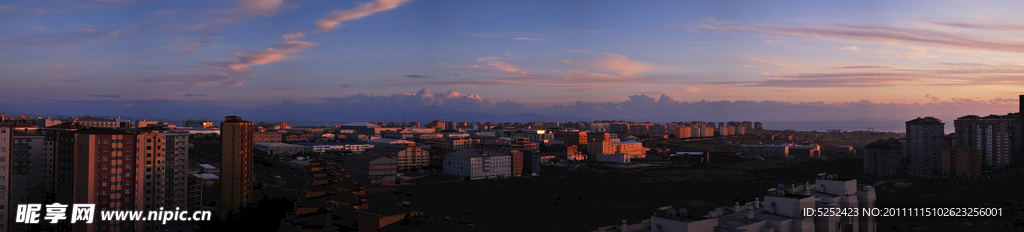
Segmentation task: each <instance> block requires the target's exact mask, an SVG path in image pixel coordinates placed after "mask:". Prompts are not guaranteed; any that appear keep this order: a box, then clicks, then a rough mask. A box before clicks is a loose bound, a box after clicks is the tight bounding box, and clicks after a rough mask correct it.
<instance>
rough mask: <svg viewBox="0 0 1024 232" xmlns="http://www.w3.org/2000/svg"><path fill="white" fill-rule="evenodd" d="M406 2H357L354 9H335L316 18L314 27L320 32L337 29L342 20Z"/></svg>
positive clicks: (356, 17) (386, 0) (392, 0)
mask: <svg viewBox="0 0 1024 232" xmlns="http://www.w3.org/2000/svg"><path fill="white" fill-rule="evenodd" d="M406 2H407V0H376V1H373V2H366V3H361V4H359V7H356V8H354V9H350V10H340V11H335V12H333V13H331V15H329V16H327V17H324V18H322V19H320V20H317V21H316V28H317V29H320V31H321V32H328V31H332V30H334V29H337V27H338V25H339V24H341V22H342V21H349V20H353V19H358V18H362V17H366V16H370V15H372V14H374V13H377V12H381V11H386V10H391V9H395V8H398V7H399V6H401V5H402V4H405V3H406Z"/></svg>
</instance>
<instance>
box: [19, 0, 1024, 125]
mask: <svg viewBox="0 0 1024 232" xmlns="http://www.w3.org/2000/svg"><path fill="white" fill-rule="evenodd" d="M1014 5H1018V6H1019V5H1021V3H1019V2H985V3H976V2H959V1H945V2H923V1H922V2H913V1H912V2H855V3H814V4H805V3H801V2H771V3H768V2H763V3H744V4H738V3H730V2H688V3H680V2H643V3H622V2H617V3H616V2H603V1H596V2H595V1H587V2H555V3H551V2H539V3H536V4H520V3H518V2H517V3H507V2H470V3H458V4H456V3H449V2H435V1H404V0H382V1H349V2H317V1H281V0H254V1H223V2H198V1H196V2H153V1H52V2H38V1H17V2H11V3H8V4H5V5H0V22H4V23H3V24H2V26H0V28H3V31H4V33H3V34H0V60H3V61H4V62H0V68H2V69H3V70H5V75H4V76H5V78H4V82H5V85H4V86H3V87H0V99H2V100H0V102H2V103H0V109H2V111H0V112H4V113H6V114H8V115H18V114H30V115H65V116H81V115H87V114H91V115H123V116H129V117H133V118H151V119H157V118H159V117H164V115H181V116H178V117H173V116H167V117H170V118H172V119H176V120H177V119H181V118H219V117H223V116H224V115H230V114H233V113H234V112H233V111H234V110H238V112H239V114H243V113H248V114H243V115H245V116H246V118H258V119H261V120H264V119H265V120H268V121H270V120H275V121H289V120H295V119H298V118H301V117H305V116H308V115H312V114H330V115H334V117H335V118H337V117H339V116H338V115H343V116H344V117H347V118H351V121H368V119H364V118H380V116H381V115H387V116H388V118H387V119H384V120H388V121H397V120H398V119H397V117H400V115H403V114H409V115H410V116H413V115H419V116H421V117H428V118H429V117H430V115H446V114H467V113H477V114H480V115H484V116H493V117H497V118H500V117H501V116H508V115H537V118H541V119H538V120H544V119H545V118H546V119H550V120H559V119H568V120H574V119H580V120H604V119H607V120H632V121H655V122H666V121H686V120H701V121H707V120H713V121H729V120H751V121H753V120H760V121H772V120H775V121H786V120H791V121H801V120H809V119H817V120H826V121H827V120H836V121H841V120H891V121H901V120H902V121H905V120H909V119H912V118H915V117H918V116H935V117H938V118H940V119H942V120H945V121H951V120H953V119H955V118H956V117H959V116H963V115H968V114H983V115H987V114H1006V113H1009V112H1016V111H1017V108H1018V102H1017V99H1015V97H1014V96H1017V95H1019V93H1020V92H1024V78H1020V76H1021V74H1024V69H1022V67H1024V66H1018V65H1014V63H1015V62H1019V61H1021V60H1024V56H1022V55H1021V52H1022V50H1021V49H1020V47H1021V46H1020V45H1021V44H1020V43H1019V42H1015V39H1019V37H1021V36H1022V33H1024V23H1021V22H1019V20H1018V19H1017V18H1015V14H1016V12H1014V11H1013V9H1017V8H1019V7H1014ZM428 89H429V90H433V91H435V92H431V91H429V90H428ZM353 109H358V110H353ZM182 112H188V113H189V114H188V115H183V114H184V113H182ZM423 115H426V116H423ZM751 115H758V117H757V118H755V117H751ZM317 117H321V116H317ZM438 117H440V116H438ZM309 120H310V121H326V120H324V119H322V118H313V119H309ZM428 120H429V119H428ZM436 120H459V119H447V118H444V117H440V118H436ZM420 121H424V120H420ZM479 121H488V120H487V119H480V120H479Z"/></svg>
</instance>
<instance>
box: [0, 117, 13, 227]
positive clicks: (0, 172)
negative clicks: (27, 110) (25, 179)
mask: <svg viewBox="0 0 1024 232" xmlns="http://www.w3.org/2000/svg"><path fill="white" fill-rule="evenodd" d="M13 153H14V125H12V124H0V231H7V230H10V228H11V224H10V223H9V222H11V221H12V220H10V219H11V218H13V217H14V215H12V214H11V208H14V205H11V198H12V197H11V190H12V189H13V188H12V186H11V161H12V159H11V158H12V157H13Z"/></svg>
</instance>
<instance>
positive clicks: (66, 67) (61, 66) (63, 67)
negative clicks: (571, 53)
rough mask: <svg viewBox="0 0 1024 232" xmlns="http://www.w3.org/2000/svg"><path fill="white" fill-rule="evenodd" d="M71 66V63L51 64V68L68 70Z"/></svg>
mask: <svg viewBox="0 0 1024 232" xmlns="http://www.w3.org/2000/svg"><path fill="white" fill-rule="evenodd" d="M70 68H71V65H66V64H55V65H50V70H68V69H70Z"/></svg>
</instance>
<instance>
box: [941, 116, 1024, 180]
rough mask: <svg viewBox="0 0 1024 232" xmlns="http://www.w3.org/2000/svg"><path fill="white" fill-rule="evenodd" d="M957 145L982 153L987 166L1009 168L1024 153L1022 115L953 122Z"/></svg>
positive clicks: (967, 118) (959, 119)
mask: <svg viewBox="0 0 1024 232" xmlns="http://www.w3.org/2000/svg"><path fill="white" fill-rule="evenodd" d="M953 124H954V128H955V131H956V145H957V146H959V147H965V148H973V149H977V150H978V151H979V152H981V156H982V160H983V162H984V164H985V165H986V166H991V167H1005V166H1007V165H1010V164H1012V163H1013V159H1014V158H1015V157H1016V158H1020V157H1021V156H1022V155H1024V154H1022V152H1024V144H1022V138H1024V134H1022V133H1024V128H1022V124H1024V118H1021V117H1020V115H1019V113H1017V114H1007V115H990V116H986V117H978V116H976V115H967V116H963V117H960V118H957V119H956V120H955V121H953Z"/></svg>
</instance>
